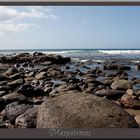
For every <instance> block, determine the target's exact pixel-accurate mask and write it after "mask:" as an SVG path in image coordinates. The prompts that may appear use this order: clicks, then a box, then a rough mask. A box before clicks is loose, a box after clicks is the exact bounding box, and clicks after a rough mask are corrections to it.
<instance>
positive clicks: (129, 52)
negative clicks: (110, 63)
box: [99, 50, 140, 54]
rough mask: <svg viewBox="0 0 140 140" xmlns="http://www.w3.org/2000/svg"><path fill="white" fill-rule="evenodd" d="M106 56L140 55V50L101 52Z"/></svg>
mask: <svg viewBox="0 0 140 140" xmlns="http://www.w3.org/2000/svg"><path fill="white" fill-rule="evenodd" d="M99 52H100V53H104V54H140V50H99Z"/></svg>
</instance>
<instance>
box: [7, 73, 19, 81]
mask: <svg viewBox="0 0 140 140" xmlns="http://www.w3.org/2000/svg"><path fill="white" fill-rule="evenodd" d="M9 78H10V79H12V80H17V79H20V78H21V74H20V73H16V74H13V75H11V76H10V77H9Z"/></svg>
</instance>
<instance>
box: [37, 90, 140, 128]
mask: <svg viewBox="0 0 140 140" xmlns="http://www.w3.org/2000/svg"><path fill="white" fill-rule="evenodd" d="M137 127H138V124H137V123H136V121H135V120H134V118H133V117H132V116H131V115H129V113H127V112H126V111H124V110H123V109H121V108H120V107H119V106H118V105H117V104H115V103H113V102H111V101H109V100H107V99H103V98H101V97H97V96H94V95H91V94H87V93H78V92H66V93H61V94H59V95H57V96H55V97H54V98H51V99H48V100H47V101H45V102H43V103H42V104H41V106H40V107H39V110H38V114H37V128H137Z"/></svg>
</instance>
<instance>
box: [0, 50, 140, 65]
mask: <svg viewBox="0 0 140 140" xmlns="http://www.w3.org/2000/svg"><path fill="white" fill-rule="evenodd" d="M26 52H28V53H34V52H42V53H45V54H59V55H62V56H64V57H71V58H73V59H75V60H80V61H87V60H95V61H99V62H103V61H106V60H113V59H114V60H116V59H118V60H122V59H123V60H131V61H133V62H135V63H139V62H140V49H32V50H31V49H30V50H29V49H26V50H21V49H20V50H0V55H5V54H18V53H26Z"/></svg>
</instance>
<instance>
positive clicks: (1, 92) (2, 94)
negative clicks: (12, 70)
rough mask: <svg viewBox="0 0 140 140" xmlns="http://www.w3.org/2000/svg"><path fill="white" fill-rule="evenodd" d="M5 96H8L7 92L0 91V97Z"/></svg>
mask: <svg viewBox="0 0 140 140" xmlns="http://www.w3.org/2000/svg"><path fill="white" fill-rule="evenodd" d="M6 94H8V92H7V91H5V90H2V91H0V97H2V96H4V95H6Z"/></svg>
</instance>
